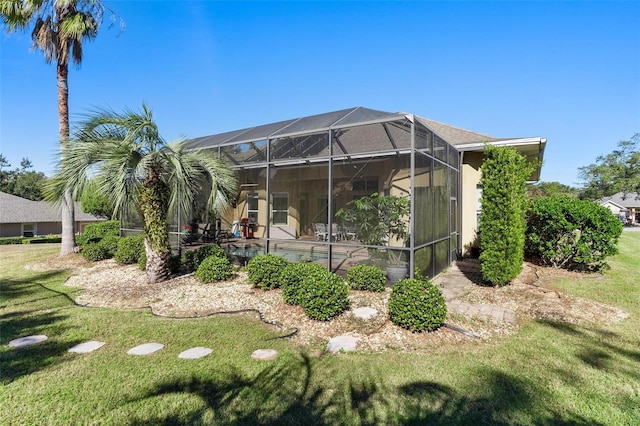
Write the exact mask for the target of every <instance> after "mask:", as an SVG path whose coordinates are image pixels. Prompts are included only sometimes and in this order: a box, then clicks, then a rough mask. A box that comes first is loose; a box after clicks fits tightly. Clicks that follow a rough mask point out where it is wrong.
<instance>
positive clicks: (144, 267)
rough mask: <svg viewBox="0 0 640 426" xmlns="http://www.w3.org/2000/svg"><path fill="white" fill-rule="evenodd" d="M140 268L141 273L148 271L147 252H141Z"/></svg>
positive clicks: (139, 258)
mask: <svg viewBox="0 0 640 426" xmlns="http://www.w3.org/2000/svg"><path fill="white" fill-rule="evenodd" d="M138 268H139V269H140V270H141V271H146V270H147V252H145V251H144V250H142V252H140V257H138Z"/></svg>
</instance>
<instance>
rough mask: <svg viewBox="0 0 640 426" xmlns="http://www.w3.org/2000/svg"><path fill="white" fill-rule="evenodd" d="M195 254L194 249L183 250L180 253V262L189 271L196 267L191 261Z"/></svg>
mask: <svg viewBox="0 0 640 426" xmlns="http://www.w3.org/2000/svg"><path fill="white" fill-rule="evenodd" d="M195 254H196V252H195V250H188V251H187V250H185V251H183V252H182V254H181V255H180V262H181V263H182V266H184V267H185V268H186V269H187V270H189V271H193V270H194V269H197V268H196V267H195V266H194V263H193V258H194V257H195Z"/></svg>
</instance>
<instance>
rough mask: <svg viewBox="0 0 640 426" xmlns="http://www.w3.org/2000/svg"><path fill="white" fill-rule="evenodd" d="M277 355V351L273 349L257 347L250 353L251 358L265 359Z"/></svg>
mask: <svg viewBox="0 0 640 426" xmlns="http://www.w3.org/2000/svg"><path fill="white" fill-rule="evenodd" d="M277 356H278V351H276V350H275V349H258V350H255V351H253V353H252V354H251V358H253V359H257V360H261V361H266V360H269V359H274V358H275V357H277Z"/></svg>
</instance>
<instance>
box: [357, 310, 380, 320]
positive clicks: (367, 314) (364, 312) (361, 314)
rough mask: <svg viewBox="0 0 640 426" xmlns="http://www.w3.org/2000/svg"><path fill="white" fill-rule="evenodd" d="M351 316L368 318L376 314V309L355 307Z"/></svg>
mask: <svg viewBox="0 0 640 426" xmlns="http://www.w3.org/2000/svg"><path fill="white" fill-rule="evenodd" d="M353 316H355V317H357V318H361V319H363V320H370V319H371V318H375V317H376V316H378V310H377V309H374V308H357V309H354V310H353Z"/></svg>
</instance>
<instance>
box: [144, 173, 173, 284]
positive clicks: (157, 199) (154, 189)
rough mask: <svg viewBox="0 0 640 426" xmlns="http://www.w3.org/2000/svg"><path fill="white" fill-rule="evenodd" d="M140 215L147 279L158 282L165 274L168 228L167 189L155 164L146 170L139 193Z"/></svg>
mask: <svg viewBox="0 0 640 426" xmlns="http://www.w3.org/2000/svg"><path fill="white" fill-rule="evenodd" d="M139 204H140V210H141V211H142V217H143V218H144V228H145V229H144V230H145V239H144V249H145V253H146V255H147V267H146V269H147V282H148V283H150V284H153V283H158V282H162V281H164V280H166V279H167V278H169V264H168V260H169V232H168V228H167V212H168V210H169V191H168V188H167V186H166V184H165V183H164V182H163V181H162V178H161V172H160V168H159V167H157V168H156V167H154V166H151V167H150V168H149V170H147V175H146V177H145V180H144V181H143V182H142V190H141V191H140V195H139Z"/></svg>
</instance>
